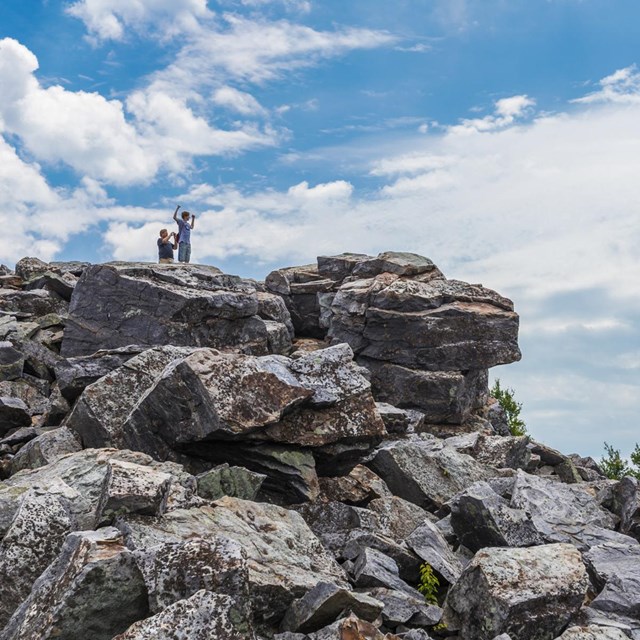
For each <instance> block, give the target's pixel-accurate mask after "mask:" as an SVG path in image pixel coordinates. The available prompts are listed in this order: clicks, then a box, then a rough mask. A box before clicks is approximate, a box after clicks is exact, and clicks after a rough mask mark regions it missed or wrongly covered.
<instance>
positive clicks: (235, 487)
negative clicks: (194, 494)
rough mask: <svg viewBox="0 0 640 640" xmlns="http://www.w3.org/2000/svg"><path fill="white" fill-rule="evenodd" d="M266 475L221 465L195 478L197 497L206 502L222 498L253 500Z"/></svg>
mask: <svg viewBox="0 0 640 640" xmlns="http://www.w3.org/2000/svg"><path fill="white" fill-rule="evenodd" d="M266 477H267V476H266V475H265V474H262V473H255V472H254V471H249V470H248V469H245V468H244V467H230V466H229V465H228V464H226V463H225V464H222V465H220V466H219V467H216V468H215V469H211V470H209V471H205V472H204V473H201V474H200V475H198V476H197V480H198V495H199V496H200V497H201V498H205V499H207V500H218V499H219V498H222V497H223V496H231V497H232V498H241V499H242V500H255V499H256V496H257V495H258V492H259V491H260V487H262V483H263V482H264V481H265V479H266Z"/></svg>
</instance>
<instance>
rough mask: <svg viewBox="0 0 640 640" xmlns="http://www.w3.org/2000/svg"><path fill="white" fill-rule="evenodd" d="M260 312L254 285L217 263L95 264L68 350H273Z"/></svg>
mask: <svg viewBox="0 0 640 640" xmlns="http://www.w3.org/2000/svg"><path fill="white" fill-rule="evenodd" d="M258 309H259V304H258V297H257V290H256V287H255V285H254V284H252V283H251V282H249V281H243V280H241V279H240V278H237V277H234V276H226V275H224V274H221V273H220V271H219V270H218V269H216V268H215V267H207V266H203V265H182V264H176V265H155V264H125V263H113V264H105V265H94V266H92V267H89V268H88V269H86V270H85V271H84V273H83V274H82V277H81V278H80V280H79V281H78V284H77V285H76V287H75V290H74V293H73V297H72V299H71V305H70V307H69V320H68V323H67V326H66V329H65V337H64V342H63V344H62V354H63V355H64V356H66V357H69V356H79V355H89V354H91V353H94V352H95V351H97V350H98V349H113V348H116V347H123V346H126V345H129V344H139V345H144V346H149V347H152V346H155V345H164V344H173V345H177V346H206V347H214V348H227V347H229V348H234V349H242V350H244V351H246V352H249V353H256V354H266V353H268V352H269V346H268V332H267V326H266V324H265V322H266V321H265V320H264V319H262V318H260V317H259V316H258V315H256V314H257V313H258ZM289 346H290V345H289Z"/></svg>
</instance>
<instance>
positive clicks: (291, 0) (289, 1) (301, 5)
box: [240, 0, 311, 13]
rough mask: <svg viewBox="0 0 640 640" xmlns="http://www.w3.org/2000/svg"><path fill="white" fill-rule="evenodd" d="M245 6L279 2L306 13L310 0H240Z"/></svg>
mask: <svg viewBox="0 0 640 640" xmlns="http://www.w3.org/2000/svg"><path fill="white" fill-rule="evenodd" d="M240 4H242V5H244V6H245V7H264V6H266V5H271V4H280V5H283V6H284V7H285V8H287V9H292V10H294V11H300V12H303V13H307V12H309V11H311V2H310V0H240Z"/></svg>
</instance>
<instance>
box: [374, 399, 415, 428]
mask: <svg viewBox="0 0 640 640" xmlns="http://www.w3.org/2000/svg"><path fill="white" fill-rule="evenodd" d="M376 407H377V408H378V413H379V414H380V417H381V418H382V422H384V427H385V429H386V430H387V433H405V432H406V431H407V429H408V428H409V425H410V423H411V418H410V417H409V414H408V413H407V412H406V411H405V410H404V409H400V408H398V407H394V406H393V405H391V404H388V403H386V402H376Z"/></svg>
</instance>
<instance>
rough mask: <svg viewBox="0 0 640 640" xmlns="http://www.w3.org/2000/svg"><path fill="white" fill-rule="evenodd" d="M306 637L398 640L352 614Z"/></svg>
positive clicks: (345, 639) (338, 639)
mask: <svg viewBox="0 0 640 640" xmlns="http://www.w3.org/2000/svg"><path fill="white" fill-rule="evenodd" d="M306 637H307V638H308V639H309V640H399V638H398V636H396V635H393V634H391V633H387V634H383V633H382V632H381V631H379V630H378V629H377V627H376V626H375V625H374V624H373V623H371V622H366V621H365V620H360V619H359V618H358V617H357V616H355V615H353V614H351V615H349V616H347V617H346V618H343V619H342V620H338V622H334V623H333V624H331V625H329V626H328V627H325V628H324V629H321V630H320V631H316V632H315V633H311V634H309V635H308V636H306ZM283 640H289V639H286V638H284V639H283ZM296 640H297V639H296Z"/></svg>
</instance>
